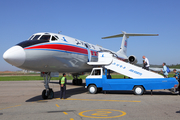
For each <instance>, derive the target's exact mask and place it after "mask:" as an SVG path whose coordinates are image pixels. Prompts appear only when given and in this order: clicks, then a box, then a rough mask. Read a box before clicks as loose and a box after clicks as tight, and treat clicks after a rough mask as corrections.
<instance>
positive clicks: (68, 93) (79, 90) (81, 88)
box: [26, 82, 173, 102]
mask: <svg viewBox="0 0 180 120" xmlns="http://www.w3.org/2000/svg"><path fill="white" fill-rule="evenodd" d="M51 83H53V84H59V83H58V82H51ZM67 85H72V84H71V83H67ZM76 86H77V85H76ZM84 86H85V83H83V84H82V85H79V87H78V88H73V89H68V90H66V98H69V97H71V96H72V95H76V94H82V93H85V92H88V89H85V88H84ZM97 94H119V95H134V93H133V91H106V92H105V91H102V92H100V93H97ZM144 95H173V94H172V93H171V92H170V91H167V90H166V91H163V90H162V91H153V92H152V93H151V91H146V93H145V94H144ZM59 97H60V91H57V92H54V98H59ZM39 100H44V99H43V98H42V96H41V94H40V95H38V96H35V97H33V98H30V99H28V100H26V102H35V101H39ZM39 102H46V101H39Z"/></svg>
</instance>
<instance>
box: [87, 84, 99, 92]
mask: <svg viewBox="0 0 180 120" xmlns="http://www.w3.org/2000/svg"><path fill="white" fill-rule="evenodd" d="M88 90H89V93H90V94H96V93H97V87H96V85H90V86H89V87H88Z"/></svg>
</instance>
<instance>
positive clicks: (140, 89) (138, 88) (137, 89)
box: [134, 86, 145, 95]
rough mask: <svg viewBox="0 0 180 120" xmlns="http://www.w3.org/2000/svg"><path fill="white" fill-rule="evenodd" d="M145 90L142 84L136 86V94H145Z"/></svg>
mask: <svg viewBox="0 0 180 120" xmlns="http://www.w3.org/2000/svg"><path fill="white" fill-rule="evenodd" d="M144 91H145V90H144V88H143V87H142V86H135V87H134V94H135V95H143V93H144Z"/></svg>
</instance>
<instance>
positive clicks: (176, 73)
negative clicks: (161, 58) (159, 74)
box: [173, 69, 180, 94]
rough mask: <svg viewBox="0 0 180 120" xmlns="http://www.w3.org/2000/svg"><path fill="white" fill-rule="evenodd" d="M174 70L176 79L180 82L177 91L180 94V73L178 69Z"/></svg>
mask: <svg viewBox="0 0 180 120" xmlns="http://www.w3.org/2000/svg"><path fill="white" fill-rule="evenodd" d="M173 72H174V73H175V75H174V77H175V78H176V80H177V81H178V82H179V84H178V88H177V92H176V93H179V94H180V92H179V91H180V79H179V73H178V71H177V70H176V69H174V70H173Z"/></svg>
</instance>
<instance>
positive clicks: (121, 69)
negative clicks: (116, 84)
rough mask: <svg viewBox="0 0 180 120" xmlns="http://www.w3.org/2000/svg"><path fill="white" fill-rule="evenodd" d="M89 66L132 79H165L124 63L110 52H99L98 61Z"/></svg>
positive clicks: (90, 63)
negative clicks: (98, 67) (99, 67)
mask: <svg viewBox="0 0 180 120" xmlns="http://www.w3.org/2000/svg"><path fill="white" fill-rule="evenodd" d="M87 64H89V65H93V66H103V67H104V68H106V69H108V70H112V71H114V72H117V73H120V74H123V75H125V76H128V77H130V78H164V77H163V76H162V75H160V74H158V73H155V72H152V71H148V70H145V69H143V68H141V67H139V66H135V65H133V64H130V63H127V62H124V61H122V60H120V59H118V57H115V56H114V55H113V54H112V53H109V52H99V54H98V61H97V62H88V63H87Z"/></svg>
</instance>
